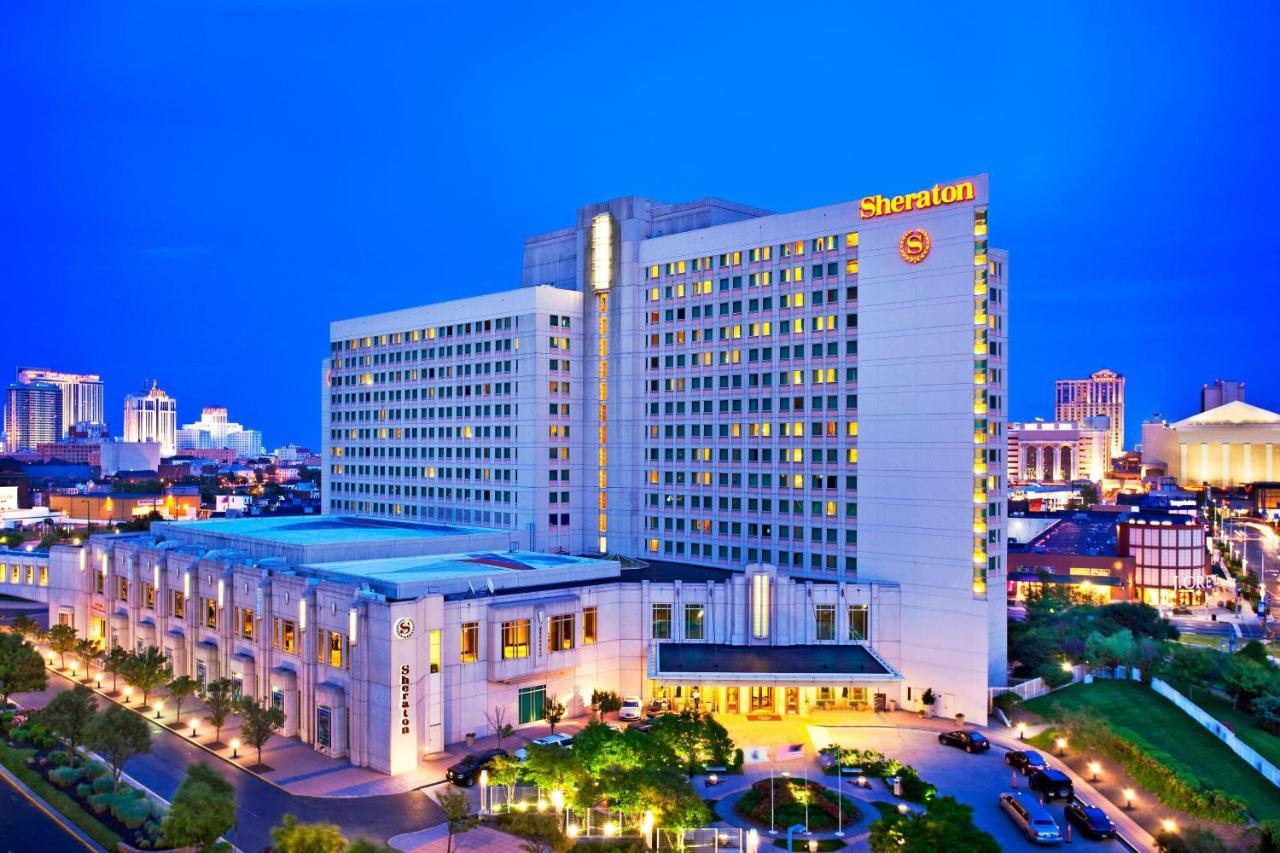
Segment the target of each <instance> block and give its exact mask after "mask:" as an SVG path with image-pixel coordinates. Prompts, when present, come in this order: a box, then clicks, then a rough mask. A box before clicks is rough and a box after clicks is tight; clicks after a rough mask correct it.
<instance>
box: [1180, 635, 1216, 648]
mask: <svg viewBox="0 0 1280 853" xmlns="http://www.w3.org/2000/svg"><path fill="white" fill-rule="evenodd" d="M1178 642H1179V643H1185V644H1186V645H1188V646H1203V647H1205V648H1209V649H1222V650H1223V651H1226V648H1227V638H1226V637H1219V636H1217V635H1214V634H1187V633H1183V634H1182V635H1181V636H1180V637H1178Z"/></svg>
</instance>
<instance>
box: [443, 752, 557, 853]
mask: <svg viewBox="0 0 1280 853" xmlns="http://www.w3.org/2000/svg"><path fill="white" fill-rule="evenodd" d="M561 751H562V752H568V750H561ZM436 801H437V802H439V803H440V810H441V811H443V812H444V820H445V823H446V824H448V828H449V840H448V842H447V843H446V845H445V848H444V849H445V853H453V837H454V836H455V835H460V834H462V833H464V832H466V831H467V830H469V829H471V827H473V826H475V825H476V819H475V817H473V816H472V814H471V800H469V799H467V795H466V794H464V793H463V792H462V791H442V792H441V793H440V795H439V796H438V797H437V798H436Z"/></svg>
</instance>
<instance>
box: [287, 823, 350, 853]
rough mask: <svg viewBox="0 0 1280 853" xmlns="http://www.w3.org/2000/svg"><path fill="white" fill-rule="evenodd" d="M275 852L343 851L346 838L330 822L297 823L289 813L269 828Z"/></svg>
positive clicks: (334, 852) (342, 852)
mask: <svg viewBox="0 0 1280 853" xmlns="http://www.w3.org/2000/svg"><path fill="white" fill-rule="evenodd" d="M271 846H272V847H273V848H274V849H275V850H276V853H345V851H346V849H347V839H346V838H345V837H344V836H343V834H342V830H341V829H339V828H338V826H337V825H336V824H332V823H298V819H297V818H296V817H294V816H293V815H291V814H287V815H285V816H284V821H283V822H282V823H281V824H280V825H279V826H277V827H275V828H274V829H272V830H271Z"/></svg>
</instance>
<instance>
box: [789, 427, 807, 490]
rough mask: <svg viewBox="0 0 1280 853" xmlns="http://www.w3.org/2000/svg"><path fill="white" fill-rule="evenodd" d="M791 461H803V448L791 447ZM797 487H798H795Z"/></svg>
mask: <svg viewBox="0 0 1280 853" xmlns="http://www.w3.org/2000/svg"><path fill="white" fill-rule="evenodd" d="M798 434H799V433H797V435H798ZM791 461H792V462H803V461H804V450H802V449H801V448H799V447H793V448H792V449H791ZM796 476H797V477H798V476H800V475H799V474H797V475H796ZM797 488H798V487H797Z"/></svg>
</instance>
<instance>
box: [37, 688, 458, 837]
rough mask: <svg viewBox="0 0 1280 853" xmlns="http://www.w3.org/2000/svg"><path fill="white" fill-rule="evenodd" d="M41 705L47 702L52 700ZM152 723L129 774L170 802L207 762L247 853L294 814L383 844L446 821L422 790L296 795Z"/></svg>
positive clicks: (103, 701) (102, 701)
mask: <svg viewBox="0 0 1280 853" xmlns="http://www.w3.org/2000/svg"><path fill="white" fill-rule="evenodd" d="M70 688H71V682H70V681H68V680H67V679H66V678H64V677H62V676H60V675H55V674H54V673H52V672H51V673H50V674H49V690H50V691H63V690H69V689H70ZM15 698H16V699H17V700H18V701H19V702H22V703H24V704H26V703H28V702H30V700H31V697H29V696H26V695H23V694H19V695H17V696H15ZM42 701H47V697H46V698H44V699H43V700H42ZM108 701H109V700H108V699H105V698H102V697H99V699H98V705H99V707H105V704H106V703H107V702H108ZM149 724H150V725H151V728H152V738H151V752H150V753H148V754H146V755H139V756H136V757H135V758H132V759H130V760H129V761H128V762H127V763H126V764H125V766H124V770H125V773H127V774H129V775H130V776H131V777H133V778H134V779H135V780H137V781H138V782H139V783H141V784H142V785H145V786H147V787H148V788H150V789H151V790H152V791H153V792H155V793H156V794H158V795H159V796H161V797H164V798H165V799H166V800H169V799H172V798H173V795H174V793H175V792H176V791H177V790H178V785H180V784H181V783H182V778H183V775H184V774H185V772H186V768H187V767H188V766H189V765H191V764H195V763H198V762H201V761H203V762H204V763H205V764H207V765H209V767H210V768H211V769H212V770H213V771H214V772H215V773H217V774H218V775H219V776H221V777H222V778H224V779H226V780H227V781H228V782H229V783H231V786H232V788H233V789H234V790H235V799H236V820H237V826H236V828H235V829H234V830H232V831H231V832H230V833H228V835H227V838H228V840H229V841H231V842H232V843H233V844H235V845H236V846H237V847H239V848H240V849H241V850H244V851H246V853H253V851H258V850H262V849H264V848H265V847H268V846H270V844H271V828H272V827H274V826H277V825H278V824H279V823H280V821H281V819H282V818H283V817H284V815H286V814H293V815H295V816H297V818H298V820H300V821H304V822H310V821H326V822H329V823H336V824H338V826H340V827H342V831H343V834H344V835H346V836H347V837H348V838H352V839H354V838H356V837H358V836H359V837H364V838H368V839H369V840H371V841H377V842H380V843H385V842H386V840H387V839H388V838H390V837H391V836H393V835H399V834H401V833H405V832H413V831H415V830H419V829H423V828H424V827H427V826H431V825H432V824H435V823H439V822H440V821H441V819H442V813H441V811H440V807H439V806H437V805H436V803H435V801H434V799H431V798H429V797H428V796H427V795H426V794H425V793H423V792H422V791H408V792H406V793H403V794H388V795H385V796H380V797H355V798H329V797H300V796H296V795H294V794H290V793H289V792H287V791H285V790H284V789H282V788H279V787H276V786H275V785H272V784H270V783H269V782H265V781H263V780H262V779H260V778H259V777H257V776H255V775H254V774H252V773H249V772H248V771H246V770H241V769H239V768H237V767H235V766H233V765H231V764H230V763H228V762H226V761H223V760H222V759H220V758H218V757H216V756H214V755H210V754H209V753H208V752H206V751H205V750H203V749H201V748H200V747H198V746H196V745H195V744H193V743H191V742H190V741H189V740H188V739H187V738H185V737H183V736H182V735H179V734H175V733H174V732H171V731H169V729H167V728H163V727H161V726H158V725H156V724H154V723H149ZM18 849H31V848H18Z"/></svg>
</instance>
